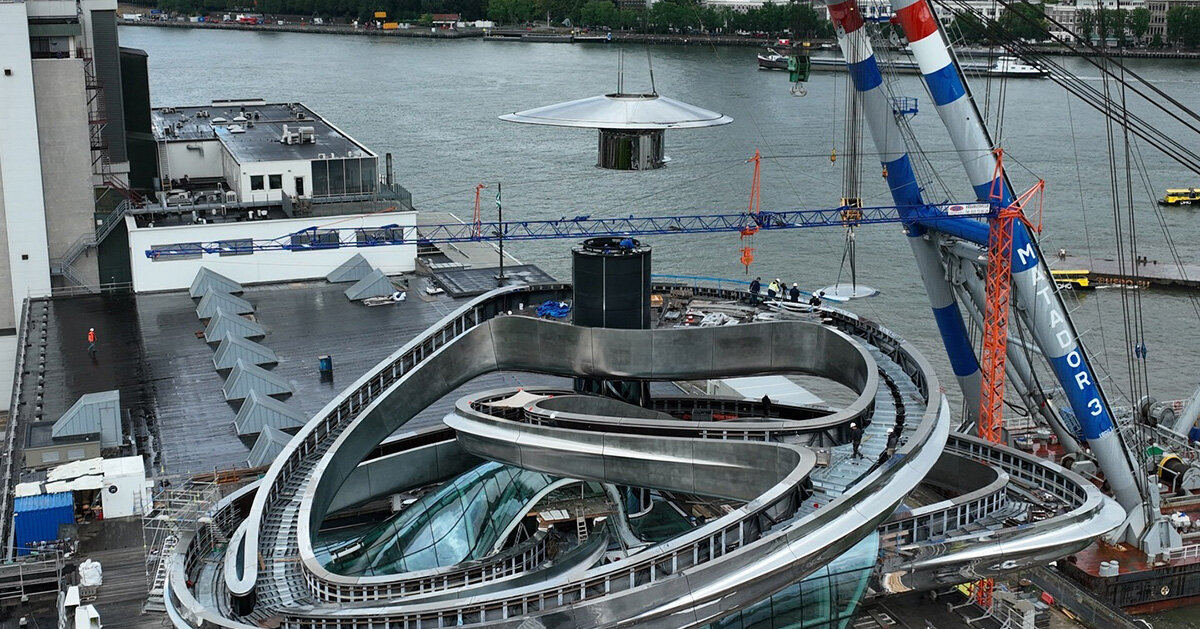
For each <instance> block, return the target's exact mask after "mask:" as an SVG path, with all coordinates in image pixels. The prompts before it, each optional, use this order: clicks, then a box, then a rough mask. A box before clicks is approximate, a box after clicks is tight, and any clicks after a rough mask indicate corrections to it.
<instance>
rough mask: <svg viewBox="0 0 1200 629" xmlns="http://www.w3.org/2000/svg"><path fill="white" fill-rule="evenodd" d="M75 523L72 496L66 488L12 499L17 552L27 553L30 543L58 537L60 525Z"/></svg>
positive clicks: (50, 540)
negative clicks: (55, 492) (62, 490)
mask: <svg viewBox="0 0 1200 629" xmlns="http://www.w3.org/2000/svg"><path fill="white" fill-rule="evenodd" d="M74 523H75V498H74V497H73V495H72V494H71V492H69V491H66V492H60V493H57V494H42V495H40V496H23V497H21V498H17V499H16V500H13V530H14V531H15V537H16V539H15V540H13V541H14V542H16V546H17V554H18V555H28V554H29V552H30V549H29V545H30V544H34V543H36V542H52V541H54V540H56V539H58V527H59V525H61V524H74Z"/></svg>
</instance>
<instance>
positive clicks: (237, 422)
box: [233, 389, 308, 436]
mask: <svg viewBox="0 0 1200 629" xmlns="http://www.w3.org/2000/svg"><path fill="white" fill-rule="evenodd" d="M307 419H308V418H307V417H305V416H304V413H302V412H301V411H300V409H297V408H292V407H291V406H288V405H287V404H286V403H284V402H281V401H279V400H276V399H275V398H273V397H271V396H269V395H266V394H264V393H261V392H259V391H256V390H254V389H251V390H250V394H249V395H247V396H246V402H245V403H244V404H242V408H241V409H239V410H238V414H237V417H236V418H235V419H234V420H233V425H234V427H235V428H237V434H238V436H245V435H253V434H258V433H261V432H263V431H264V430H265V429H267V428H275V429H277V430H288V429H291V428H302V427H303V426H304V424H305V422H306V421H307Z"/></svg>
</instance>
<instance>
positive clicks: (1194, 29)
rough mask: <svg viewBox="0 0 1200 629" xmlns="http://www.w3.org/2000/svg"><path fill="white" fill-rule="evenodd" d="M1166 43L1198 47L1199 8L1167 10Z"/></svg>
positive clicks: (1199, 41)
mask: <svg viewBox="0 0 1200 629" xmlns="http://www.w3.org/2000/svg"><path fill="white" fill-rule="evenodd" d="M1167 43H1171V44H1175V45H1177V46H1186V47H1188V48H1197V47H1200V7H1171V8H1170V9H1167Z"/></svg>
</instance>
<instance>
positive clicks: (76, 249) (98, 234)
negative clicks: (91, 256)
mask: <svg viewBox="0 0 1200 629" xmlns="http://www.w3.org/2000/svg"><path fill="white" fill-rule="evenodd" d="M132 205H133V204H132V202H131V201H130V200H129V199H122V200H121V202H120V203H118V204H117V206H116V207H115V208H113V210H112V212H109V213H108V216H106V217H104V220H103V221H101V222H100V224H99V225H97V226H96V231H95V232H93V233H90V234H89V233H86V232H85V233H83V234H80V235H79V238H76V239H75V242H73V243H71V246H70V247H68V248H67V251H66V252H65V253H64V254H63V255H62V257H60V258H52V259H51V260H50V275H54V276H59V277H62V278H64V279H66V280H67V281H68V282H69V283H70V284H72V285H73V286H74V287H78V288H80V289H82V290H85V291H87V292H89V293H93V294H94V293H98V292H100V289H99V286H98V285H96V284H89V283H88V282H86V281H84V279H83V278H81V277H79V274H78V273H76V272H75V270H74V268H73V267H72V265H73V264H74V263H75V261H76V260H78V259H79V256H81V255H83V254H84V253H86V252H87V251H88V250H89V249H94V248H96V247H98V246H99V245H100V243H102V242H104V239H105V238H107V237H108V235H109V234H111V233H112V232H113V230H114V229H116V227H117V225H119V224H120V223H121V221H122V220H124V218H125V215H126V214H128V213H129V210H130V208H131V207H132Z"/></svg>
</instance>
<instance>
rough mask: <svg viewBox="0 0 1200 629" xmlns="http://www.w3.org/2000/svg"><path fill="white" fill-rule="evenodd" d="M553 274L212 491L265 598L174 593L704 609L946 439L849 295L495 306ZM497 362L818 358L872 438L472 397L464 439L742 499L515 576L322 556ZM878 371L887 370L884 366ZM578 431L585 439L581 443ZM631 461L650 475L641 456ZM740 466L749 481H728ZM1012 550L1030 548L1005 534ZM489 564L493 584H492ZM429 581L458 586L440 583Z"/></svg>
mask: <svg viewBox="0 0 1200 629" xmlns="http://www.w3.org/2000/svg"><path fill="white" fill-rule="evenodd" d="M558 290H561V287H553V286H550V287H534V288H524V287H523V288H510V289H505V290H500V291H494V292H493V293H489V294H488V295H484V296H481V297H480V298H478V299H476V300H474V301H473V302H471V303H470V304H468V305H467V306H465V307H464V308H462V309H460V310H459V311H458V312H456V313H454V314H453V315H450V316H448V317H447V318H446V319H444V320H443V321H442V323H441V324H440V325H438V326H435V327H434V328H433V329H431V331H430V332H429V333H428V334H426V335H425V336H424V337H422V338H419V339H416V340H414V341H413V342H411V343H409V344H407V345H406V346H405V347H404V348H402V349H401V350H399V351H398V352H396V353H395V354H394V355H393V356H392V357H391V358H389V359H388V360H385V361H384V362H383V363H381V364H380V366H379V367H378V368H377V369H375V370H374V371H372V372H371V373H369V374H368V375H366V376H364V377H363V378H361V379H360V380H359V381H358V382H357V383H356V384H355V385H354V386H352V387H350V388H349V389H348V390H347V391H346V392H345V393H344V394H343V395H342V396H341V397H340V398H338V399H337V400H335V401H334V402H332V403H330V405H329V406H328V407H327V408H326V409H325V411H322V413H320V414H318V415H317V417H315V418H314V419H313V420H312V421H310V422H309V423H308V425H307V426H306V427H305V428H304V429H303V430H302V431H301V433H300V434H299V435H298V436H297V437H296V438H295V439H294V440H293V441H292V443H291V444H290V445H289V449H288V450H287V451H286V452H285V453H284V454H283V455H281V457H280V458H279V459H278V461H277V463H276V465H274V466H273V467H272V469H271V471H270V472H269V473H268V474H267V476H266V478H264V480H263V481H262V483H261V484H260V486H259V487H258V489H257V492H256V493H254V494H253V502H252V503H249V502H250V501H249V498H250V495H251V493H250V492H246V493H245V494H243V495H242V496H238V497H234V498H231V500H229V501H227V502H226V503H225V504H223V505H222V506H221V507H219V508H225V509H239V510H240V511H241V512H242V513H245V515H246V517H245V520H244V521H243V523H242V525H241V526H240V527H239V528H238V529H237V531H236V532H234V534H233V537H232V540H231V542H230V545H229V550H228V551H227V553H226V556H225V564H224V575H223V577H224V578H223V581H224V583H223V586H224V589H227V591H228V592H230V593H231V594H232V595H233V597H234V600H235V602H236V603H238V605H240V606H241V608H240V610H238V611H240V612H242V613H243V614H244V613H247V612H250V609H249V607H250V605H249V604H250V603H253V604H254V609H253V611H252V612H250V613H249V616H239V615H238V614H235V613H234V611H231V610H228V609H225V608H224V607H223V606H222V605H221V604H220V600H221V599H222V598H223V596H221V595H220V593H219V592H218V593H217V594H216V595H214V596H213V597H211V598H208V600H207V601H201V600H198V599H197V597H196V595H195V593H194V592H192V591H191V590H189V589H188V588H180V587H172V588H171V589H170V596H168V603H169V605H168V607H169V608H170V612H171V614H172V619H173V620H174V621H175V623H176V624H177V625H178V626H192V627H195V626H200V625H201V624H203V623H210V624H212V625H217V626H225V627H240V626H248V623H251V622H254V621H257V620H262V619H265V618H267V617H271V616H277V617H281V620H282V622H283V623H284V625H285V626H289V627H308V626H312V627H316V626H321V627H331V626H346V627H350V626H362V625H363V624H365V623H371V624H380V623H386V624H388V625H392V626H406V627H440V626H451V625H453V626H459V625H472V624H480V623H483V624H488V625H494V626H502V627H506V626H513V627H515V626H517V625H518V624H520V623H522V622H523V621H524V620H525V619H527V618H530V617H534V618H536V619H537V622H539V623H541V625H542V626H547V627H553V626H564V627H565V626H606V625H616V624H622V625H624V624H637V625H639V626H663V627H682V626H693V625H698V624H703V623H706V622H710V621H712V620H715V619H717V618H720V617H722V616H723V615H725V614H727V613H729V612H730V611H732V610H734V609H737V608H740V607H744V606H745V605H748V604H750V603H752V602H755V601H758V600H761V599H763V598H765V597H766V596H768V595H769V594H770V593H772V592H774V591H777V590H779V589H781V588H782V587H785V586H786V585H788V584H790V583H793V582H795V581H797V580H798V579H800V578H802V577H803V576H804V575H805V574H807V573H808V572H811V571H812V570H814V569H816V568H817V567H819V566H820V565H823V564H824V563H826V562H828V561H829V560H831V559H833V558H834V557H836V556H837V555H838V554H840V553H841V552H843V551H844V550H845V549H847V548H849V547H850V546H851V545H853V544H854V543H856V542H857V541H858V540H859V539H861V537H862V536H863V535H866V534H867V533H869V532H871V531H872V530H874V529H875V528H876V527H878V526H879V525H880V524H881V523H882V522H883V521H884V520H885V519H886V518H888V517H889V516H890V515H891V514H892V512H893V511H894V510H895V508H896V506H897V505H898V504H899V502H900V501H901V500H902V499H903V498H904V496H906V495H907V493H908V492H909V491H911V490H912V489H913V488H914V487H915V486H916V484H917V483H918V482H920V480H921V479H922V478H923V477H924V476H925V475H926V473H928V472H929V471H930V469H931V468H932V467H933V466H934V463H935V462H936V461H937V460H938V458H939V456H940V455H941V450H942V446H943V444H944V443H945V441H946V439H947V436H948V431H949V412H948V408H947V405H946V404H945V401H944V399H943V398H942V395H941V393H940V389H939V386H938V383H937V380H936V378H935V377H934V376H933V374H932V373H931V371H930V370H929V369H928V365H927V364H926V363H925V362H924V360H923V359H922V358H921V357H920V356H919V355H918V354H916V352H915V351H913V350H912V349H911V348H910V347H908V346H907V344H906V343H904V342H903V341H902V340H900V339H897V338H894V337H892V336H891V335H890V334H888V333H887V332H886V331H883V330H880V329H879V328H876V327H875V326H872V325H870V324H868V323H866V322H863V321H860V320H858V319H856V318H855V317H853V316H852V315H847V314H845V313H836V312H833V311H830V312H829V313H827V314H828V315H829V317H830V318H831V319H832V323H833V325H830V326H823V325H816V324H811V323H810V324H805V323H798V322H779V323H768V324H753V325H743V326H732V327H722V328H705V329H698V330H655V331H636V332H633V331H612V330H586V329H581V328H574V327H573V326H567V325H563V324H553V323H546V322H541V321H537V320H533V319H528V318H524V317H500V318H496V319H492V318H491V317H492V315H493V314H495V313H496V312H503V311H506V310H508V309H510V308H511V303H512V302H513V301H514V300H515V299H519V300H520V301H523V302H526V303H532V302H533V301H535V300H536V299H537V298H539V297H541V298H544V296H553V295H554V293H555V291H558ZM839 330H840V331H839ZM495 369H520V370H528V371H534V372H541V373H553V374H559V375H577V374H578V375H595V376H608V377H630V378H636V377H641V378H648V379H659V380H671V379H685V378H697V377H717V376H729V375H745V374H758V373H776V372H778V373H787V372H801V373H815V374H821V375H825V376H827V377H830V378H833V379H835V380H837V381H839V382H842V383H843V384H846V385H847V386H850V387H851V388H853V389H854V390H855V391H858V392H859V393H860V394H861V395H860V398H859V399H858V400H857V401H855V402H854V404H852V405H851V408H848V409H845V410H844V411H843V413H842V414H841V415H840V417H841V421H849V419H848V418H851V417H858V418H865V415H864V414H866V413H869V414H871V415H873V421H872V422H871V426H870V428H869V429H868V436H867V438H866V439H865V440H864V451H865V453H866V454H867V456H868V457H872V456H874V457H875V458H870V459H867V461H868V463H861V462H859V461H847V458H846V457H847V456H848V452H844V451H841V449H838V450H837V451H836V452H835V455H834V456H835V462H834V465H832V466H830V467H829V468H825V469H823V470H821V471H820V473H819V474H818V473H812V455H811V452H809V451H808V450H807V448H805V447H804V446H802V445H795V444H791V443H787V436H786V434H787V433H789V432H790V433H791V434H796V433H797V432H802V430H800V427H798V426H788V425H785V424H782V423H780V422H763V424H764V425H763V426H761V427H757V426H748V425H747V424H737V426H736V427H737V430H738V433H739V434H736V435H733V436H731V435H729V434H728V429H729V428H730V426H729V425H727V424H726V425H720V423H719V422H679V423H681V424H683V423H686V424H689V426H686V427H685V426H678V427H677V428H679V429H681V430H683V429H686V430H690V431H692V433H691V434H690V435H689V436H688V437H676V438H675V439H674V440H668V439H666V438H664V437H661V436H651V435H649V434H646V427H645V426H638V425H637V422H630V421H629V420H627V419H626V420H622V419H620V418H610V419H608V420H606V419H605V418H599V420H598V421H597V422H595V423H596V428H595V429H593V430H579V429H577V427H576V428H562V427H559V426H550V425H545V424H541V425H539V424H535V423H525V422H511V421H507V420H506V421H497V420H496V418H493V417H491V416H488V415H485V414H482V413H476V412H474V411H473V409H471V408H470V405H469V404H467V405H466V406H465V407H464V406H463V404H462V403H460V404H459V406H458V408H457V411H458V412H457V415H458V419H452V420H451V423H454V424H456V426H455V427H456V428H458V429H459V430H460V431H461V433H460V434H461V435H462V439H463V442H464V444H465V445H466V446H467V447H468V448H472V449H476V450H477V451H480V452H483V453H484V454H486V455H487V456H489V457H490V458H499V459H501V460H511V461H513V462H515V463H518V464H521V465H523V466H527V467H533V468H534V469H542V470H544V471H548V472H552V473H556V474H562V475H566V476H573V477H586V478H597V479H614V480H615V479H622V478H623V479H625V480H626V481H629V480H630V479H629V478H627V477H626V476H625V475H623V474H625V473H626V472H623V471H622V470H621V469H620V468H621V467H622V466H625V465H628V463H629V462H630V461H636V460H639V459H649V460H652V461H655V462H656V463H657V464H660V465H674V466H675V469H676V471H683V470H687V471H689V472H690V476H685V478H690V485H687V486H690V487H691V489H690V491H698V490H700V489H703V490H704V491H708V492H710V493H714V494H717V495H729V496H735V497H737V498H740V499H744V500H748V502H747V503H746V505H745V506H743V507H742V508H740V509H737V510H735V511H734V512H733V513H730V514H728V515H727V516H725V517H722V518H719V519H717V520H715V521H712V522H709V523H707V524H706V525H704V526H702V527H699V528H697V529H695V530H693V531H691V532H690V533H688V534H686V535H685V536H683V537H681V538H678V539H675V540H672V541H670V542H667V543H665V544H660V545H657V546H653V547H651V548H648V549H646V550H644V551H643V552H641V553H637V554H635V555H633V556H630V557H629V558H627V559H625V560H621V561H617V562H613V563H610V564H605V565H600V566H596V567H594V568H592V569H590V570H587V571H586V572H584V573H583V574H577V573H572V574H570V575H557V576H554V577H551V578H548V579H547V580H545V581H542V582H536V583H534V584H532V585H530V584H527V583H526V584H524V585H522V586H520V587H513V588H511V589H506V588H504V587H495V584H493V583H492V581H494V579H489V578H487V577H486V575H482V574H477V575H475V577H476V578H477V579H478V580H477V581H473V580H472V574H471V572H470V569H468V568H459V567H455V568H454V569H451V570H442V571H438V573H437V574H429V575H423V574H415V573H414V574H408V575H394V576H390V577H367V578H357V579H356V578H349V577H343V576H340V575H333V574H330V573H328V572H327V571H325V570H324V568H323V567H322V566H321V565H320V564H319V563H318V562H317V561H316V560H315V557H314V556H313V552H312V546H311V537H312V535H311V533H312V532H313V531H315V528H316V527H317V526H319V524H320V522H321V520H322V519H323V517H324V515H325V512H326V510H327V508H328V507H329V505H330V504H331V502H332V501H333V498H334V496H335V494H336V492H337V491H338V489H339V488H340V487H341V485H342V483H343V481H344V480H345V479H346V478H348V477H349V476H350V474H351V473H352V472H353V470H354V468H355V466H356V465H357V464H358V462H359V461H361V460H362V459H363V457H364V456H365V455H366V454H367V452H369V451H370V450H371V449H372V448H373V447H374V446H375V445H376V444H377V443H378V441H379V440H380V439H381V438H382V437H383V436H386V435H387V434H390V433H391V432H392V431H393V430H394V429H395V428H396V427H398V426H399V425H402V424H403V423H404V422H405V421H407V419H408V418H409V417H411V416H412V415H413V414H414V413H415V412H417V411H419V410H420V409H421V408H423V406H424V405H425V404H426V403H427V402H428V401H430V400H431V399H437V397H439V396H441V395H443V394H444V393H445V392H447V391H450V390H453V389H454V388H455V387H456V386H457V385H458V384H460V383H461V382H464V381H466V380H468V379H470V377H472V376H473V375H476V374H479V373H485V372H487V371H491V370H495ZM881 373H882V374H883V380H884V381H885V382H886V386H880V374H881ZM898 413H903V414H904V416H905V417H906V421H905V422H904V424H903V426H902V428H903V430H904V433H903V435H904V436H903V439H902V442H901V443H900V444H899V447H898V448H896V449H895V451H894V452H892V453H890V456H885V457H882V463H881V464H879V465H875V466H872V465H871V463H873V462H874V461H875V460H876V458H881V457H879V454H880V453H881V452H882V451H883V449H884V445H885V444H884V441H885V440H886V437H885V436H884V434H885V430H886V427H887V426H888V425H896V422H895V418H896V416H897V414H898ZM825 428H828V427H827V426H826V427H825ZM823 429H824V428H823ZM664 443H665V444H668V445H665V446H664V445H663V444H664ZM981 448H982V449H983V450H984V451H985V453H988V452H991V450H990V449H988V448H987V446H981ZM581 449H582V450H585V451H587V452H588V454H586V455H584V456H579V451H580V450H581ZM967 449H968V450H969V449H970V448H967ZM1005 456H1007V455H1005V454H1004V453H1001V455H1000V456H999V457H998V458H1000V459H1003V458H1004V457H1005ZM588 461H590V462H588ZM651 467H653V466H651ZM589 469H590V471H588V470H589ZM637 469H641V470H642V471H643V472H644V473H643V477H645V470H646V469H647V468H646V467H642V468H637ZM730 472H732V478H733V479H735V480H736V479H737V478H742V479H744V480H745V482H740V483H731V482H728V481H722V479H721V476H722V474H724V473H730ZM1064 472H1065V471H1064ZM1067 475H1068V476H1069V473H1067ZM1060 476H1061V475H1060ZM1068 480H1070V479H1068ZM678 482H679V481H678V480H677V475H676V474H664V475H661V476H653V480H652V482H651V483H650V484H654V483H658V484H662V485H669V484H670V483H678ZM1050 482H1051V484H1053V482H1058V483H1059V484H1061V485H1064V487H1065V489H1064V492H1065V493H1070V492H1071V491H1075V493H1077V494H1084V496H1083V498H1084V499H1083V500H1081V501H1077V502H1082V503H1086V504H1090V505H1091V506H1090V507H1089V508H1090V511H1089V510H1087V509H1084V510H1082V511H1080V513H1079V514H1077V515H1078V517H1077V518H1076V522H1075V523H1076V524H1078V525H1080V526H1077V527H1076V529H1075V533H1074V534H1075V537H1082V536H1088V535H1090V536H1092V537H1094V536H1097V535H1100V534H1102V533H1104V532H1105V531H1106V530H1107V528H1110V527H1106V528H1103V529H1101V530H1097V529H1100V527H1101V525H1105V524H1106V523H1105V522H1103V518H1098V517H1096V514H1095V511H1096V505H1097V504H1100V506H1103V503H1104V502H1105V501H1106V500H1107V499H1104V498H1102V497H1098V493H1097V494H1096V495H1095V496H1091V495H1086V494H1087V492H1086V491H1085V490H1082V489H1079V484H1080V483H1072V482H1066V483H1064V482H1062V481H1061V479H1052V480H1051V481H1050ZM640 484H643V485H645V484H647V483H646V482H645V480H643V482H642V483H640ZM752 494H753V495H752ZM248 503H249V504H248ZM1073 539H1074V538H1073ZM1089 539H1090V537H1089ZM915 543H920V541H919V540H917V541H916V542H915ZM190 546H191V543H190V540H181V543H180V545H179V548H180V550H179V553H178V554H177V555H176V557H175V560H174V562H173V564H172V571H171V575H172V576H171V583H172V584H180V583H183V582H185V581H186V580H187V577H188V576H189V575H194V574H195V568H196V565H197V563H196V562H197V560H196V558H195V557H193V556H192V555H191V554H190V552H189V549H190ZM1009 550H1014V551H1015V550H1019V549H1017V548H1016V547H1015V546H1013V545H1011V544H1010V546H1009ZM952 555H954V553H944V554H943V555H942V556H941V557H940V559H941V560H942V562H943V564H945V563H946V562H951V563H952V561H953V560H952V559H947V557H949V556H952ZM259 557H261V559H262V569H260V564H259V561H258V558H259ZM984 571H985V572H986V570H984ZM510 574H511V573H510ZM484 583H487V584H491V585H489V586H488V587H481V584H484ZM431 592H443V593H446V594H450V593H454V595H453V596H444V595H439V600H430V599H429V598H427V597H428V595H429V594H430V593H431ZM348 603H349V604H350V606H347V604H348ZM236 606H237V605H235V607H236ZM534 626H537V625H534Z"/></svg>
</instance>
